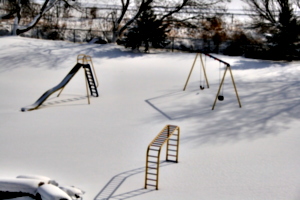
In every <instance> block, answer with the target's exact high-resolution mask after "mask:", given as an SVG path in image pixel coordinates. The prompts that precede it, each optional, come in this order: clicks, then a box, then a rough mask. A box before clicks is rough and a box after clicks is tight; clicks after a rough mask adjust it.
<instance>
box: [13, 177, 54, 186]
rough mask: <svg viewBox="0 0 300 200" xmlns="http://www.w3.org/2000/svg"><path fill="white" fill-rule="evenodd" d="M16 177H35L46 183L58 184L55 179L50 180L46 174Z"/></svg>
mask: <svg viewBox="0 0 300 200" xmlns="http://www.w3.org/2000/svg"><path fill="white" fill-rule="evenodd" d="M17 178H23V179H35V180H40V181H43V182H45V183H48V184H52V185H56V186H58V183H57V182H56V181H55V180H52V179H51V178H49V177H46V176H39V175H19V176H17Z"/></svg>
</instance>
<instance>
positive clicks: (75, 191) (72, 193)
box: [59, 186, 85, 198]
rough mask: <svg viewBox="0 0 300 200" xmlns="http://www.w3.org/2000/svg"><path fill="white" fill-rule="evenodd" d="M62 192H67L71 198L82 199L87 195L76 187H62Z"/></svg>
mask: <svg viewBox="0 0 300 200" xmlns="http://www.w3.org/2000/svg"><path fill="white" fill-rule="evenodd" d="M59 188H60V189H61V190H63V191H65V192H66V193H67V194H68V195H69V196H70V197H72V198H73V197H75V198H80V197H82V195H83V194H84V193H85V192H84V191H82V190H81V189H79V188H76V187H74V186H60V187H59Z"/></svg>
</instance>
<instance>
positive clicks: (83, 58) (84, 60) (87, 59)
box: [57, 54, 99, 104]
mask: <svg viewBox="0 0 300 200" xmlns="http://www.w3.org/2000/svg"><path fill="white" fill-rule="evenodd" d="M77 63H81V64H90V65H91V66H92V70H93V73H94V76H95V79H96V87H97V88H98V86H99V82H98V78H97V74H96V70H95V68H94V64H93V61H92V57H91V56H89V55H85V54H79V55H78V56H77ZM84 70H85V71H86V69H85V68H84ZM84 77H85V85H86V94H87V98H88V104H90V95H89V89H88V80H87V78H86V76H84ZM64 88H65V87H62V88H61V90H60V92H59V93H58V95H57V97H59V95H60V94H61V93H62V91H63V90H64Z"/></svg>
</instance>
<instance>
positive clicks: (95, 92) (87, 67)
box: [83, 64, 99, 97]
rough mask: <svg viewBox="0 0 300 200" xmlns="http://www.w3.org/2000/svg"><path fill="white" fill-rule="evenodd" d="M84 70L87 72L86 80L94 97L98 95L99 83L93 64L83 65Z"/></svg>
mask: <svg viewBox="0 0 300 200" xmlns="http://www.w3.org/2000/svg"><path fill="white" fill-rule="evenodd" d="M83 68H84V72H85V77H86V82H87V84H88V86H89V88H90V93H91V96H93V97H98V96H99V94H98V90H97V85H96V82H95V79H94V76H93V71H92V69H91V66H90V65H89V64H86V65H83Z"/></svg>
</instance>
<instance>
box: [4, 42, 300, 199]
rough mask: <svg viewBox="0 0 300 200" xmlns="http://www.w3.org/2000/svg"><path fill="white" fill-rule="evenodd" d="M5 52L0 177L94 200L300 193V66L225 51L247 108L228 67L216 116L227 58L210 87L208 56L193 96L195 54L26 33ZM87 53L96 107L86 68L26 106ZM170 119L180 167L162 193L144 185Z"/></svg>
mask: <svg viewBox="0 0 300 200" xmlns="http://www.w3.org/2000/svg"><path fill="white" fill-rule="evenodd" d="M0 47H1V48H0V61H1V65H0V92H1V101H0V116H1V121H0V166H1V170H0V179H1V178H10V177H16V176H18V175H21V174H34V175H42V176H47V177H50V178H52V179H54V180H56V181H57V182H59V183H61V184H63V185H74V186H76V187H78V188H81V189H83V190H84V191H85V192H86V193H85V194H84V198H83V199H84V200H100V199H107V198H108V197H109V199H112V200H115V199H143V200H153V199H163V200H168V199H169V200H174V199H178V200H179V199H180V200H182V199H189V200H190V199H191V200H194V199H195V200H198V199H205V200H248V199H249V200H250V199H251V200H252V199H259V200H275V199H276V200H297V199H300V171H299V168H300V154H299V153H300V152H299V148H300V147H299V146H300V135H299V129H300V123H299V118H300V93H299V88H300V78H299V77H300V62H289V63H286V62H272V61H261V60H253V59H245V58H241V57H227V56H218V57H220V58H221V59H224V60H225V61H226V62H228V63H230V64H231V65H232V72H233V75H234V78H235V81H236V84H237V89H238V93H239V95H240V98H241V103H242V108H239V106H238V102H237V99H236V96H235V93H234V89H233V87H232V84H231V79H230V76H229V74H227V76H226V81H225V88H224V91H223V94H224V97H225V100H224V101H223V102H220V101H218V102H217V105H216V108H215V110H213V111H212V110H211V107H212V104H213V101H214V98H215V95H216V93H217V89H218V84H219V76H220V72H219V67H223V65H220V64H219V62H217V61H215V60H213V59H210V58H206V63H207V75H208V80H209V83H210V89H205V90H203V91H201V90H199V84H200V83H199V80H200V72H199V71H200V70H199V69H200V65H199V62H197V63H196V66H195V69H194V71H193V73H192V76H191V79H190V82H189V84H188V86H187V89H186V91H183V87H184V84H185V81H186V79H187V76H188V73H189V71H190V69H191V66H192V63H193V60H194V57H195V54H191V53H160V52H156V53H155V52H154V53H150V54H139V53H131V52H129V51H127V50H124V49H123V48H122V47H119V46H115V45H102V46H101V45H87V44H73V43H68V42H62V41H44V40H36V39H29V38H21V37H1V38H0ZM81 53H83V54H87V55H90V56H92V58H93V62H94V65H95V68H96V72H97V75H98V79H99V82H100V86H99V88H98V91H99V94H100V95H99V97H98V98H92V99H91V104H90V105H88V104H87V98H86V90H85V89H86V88H85V87H86V86H85V82H84V75H83V74H84V73H83V71H79V73H78V74H76V76H75V77H74V79H72V80H71V82H70V83H69V84H68V85H67V86H66V88H65V89H64V91H63V92H62V94H61V96H60V97H58V98H57V97H56V95H55V94H54V95H52V96H51V97H50V98H49V99H48V100H47V101H46V102H45V103H44V105H43V106H42V107H41V108H40V109H38V110H35V111H30V112H21V111H20V109H21V107H24V106H27V105H30V104H32V103H34V102H35V101H36V100H37V99H38V98H39V97H40V96H41V95H42V94H43V93H44V92H45V91H46V90H48V89H50V88H52V87H53V86H55V85H57V84H58V83H59V82H60V81H61V80H62V79H63V78H64V77H65V75H66V74H67V73H68V72H69V70H70V69H71V68H72V67H73V66H74V65H75V64H76V57H77V55H78V54H81ZM221 75H222V72H221ZM167 124H172V125H178V126H179V127H180V128H181V141H180V151H179V163H177V164H174V163H167V162H163V163H162V164H161V170H160V177H159V190H158V191H156V190H153V189H147V190H145V189H143V187H144V175H145V174H144V172H145V161H146V149H147V146H148V144H149V143H150V142H151V140H152V139H153V138H154V137H155V136H156V135H157V134H158V133H159V132H160V131H161V129H162V128H163V127H164V126H165V125H167ZM163 153H164V152H162V155H163ZM163 158H164V156H162V161H163ZM27 199H28V198H27Z"/></svg>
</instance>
